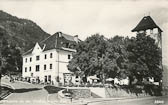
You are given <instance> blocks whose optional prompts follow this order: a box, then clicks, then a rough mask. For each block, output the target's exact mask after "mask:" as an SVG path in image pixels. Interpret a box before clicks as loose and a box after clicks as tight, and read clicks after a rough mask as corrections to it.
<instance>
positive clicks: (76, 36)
mask: <svg viewBox="0 0 168 105" xmlns="http://www.w3.org/2000/svg"><path fill="white" fill-rule="evenodd" d="M74 40H75V42H76V43H78V42H79V39H78V35H75V36H74Z"/></svg>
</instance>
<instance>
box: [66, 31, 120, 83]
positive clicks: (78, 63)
mask: <svg viewBox="0 0 168 105" xmlns="http://www.w3.org/2000/svg"><path fill="white" fill-rule="evenodd" d="M79 68H80V70H79ZM116 68H117V67H116V62H115V59H113V57H112V56H111V54H110V51H109V42H108V40H107V39H106V38H105V37H104V36H102V35H99V34H96V35H92V36H91V37H88V38H87V39H86V40H85V41H83V42H80V43H79V44H78V46H77V53H76V54H74V55H73V58H72V60H71V61H70V63H69V65H68V69H69V70H70V71H72V72H79V71H81V72H83V73H82V74H85V76H91V75H97V76H98V77H99V78H100V79H101V80H102V82H103V83H104V80H105V77H109V76H110V75H109V74H111V73H112V72H114V70H115V69H116Z"/></svg>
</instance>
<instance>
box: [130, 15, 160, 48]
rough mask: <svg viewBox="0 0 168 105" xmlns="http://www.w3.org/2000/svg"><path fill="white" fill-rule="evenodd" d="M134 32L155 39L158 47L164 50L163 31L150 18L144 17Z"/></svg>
mask: <svg viewBox="0 0 168 105" xmlns="http://www.w3.org/2000/svg"><path fill="white" fill-rule="evenodd" d="M132 32H137V33H145V34H146V35H149V36H150V37H152V38H153V39H155V42H156V44H157V45H158V47H160V48H161V49H162V32H163V31H162V30H161V28H160V27H159V26H158V25H156V23H155V22H154V21H153V19H152V18H151V17H150V16H144V17H143V18H142V20H141V21H140V22H139V23H138V25H137V26H136V27H135V28H134V29H133V30H132Z"/></svg>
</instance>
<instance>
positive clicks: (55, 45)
mask: <svg viewBox="0 0 168 105" xmlns="http://www.w3.org/2000/svg"><path fill="white" fill-rule="evenodd" d="M59 35H60V36H59ZM62 42H67V43H76V42H75V40H74V36H71V35H67V34H64V33H62V32H57V33H55V34H54V35H52V36H49V37H48V38H46V39H45V40H43V41H41V42H40V43H39V45H40V47H41V49H43V51H47V50H51V49H62V50H64V49H63V48H62ZM33 49H34V48H32V49H30V50H28V51H27V52H25V53H24V54H23V55H29V54H31V53H32V51H33Z"/></svg>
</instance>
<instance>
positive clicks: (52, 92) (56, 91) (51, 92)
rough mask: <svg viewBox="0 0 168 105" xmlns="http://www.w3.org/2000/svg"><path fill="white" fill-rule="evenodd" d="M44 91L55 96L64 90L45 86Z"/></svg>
mask: <svg viewBox="0 0 168 105" xmlns="http://www.w3.org/2000/svg"><path fill="white" fill-rule="evenodd" d="M44 89H45V90H46V91H47V92H48V93H49V94H54V93H58V91H60V90H62V89H64V88H60V87H55V86H45V87H44Z"/></svg>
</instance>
